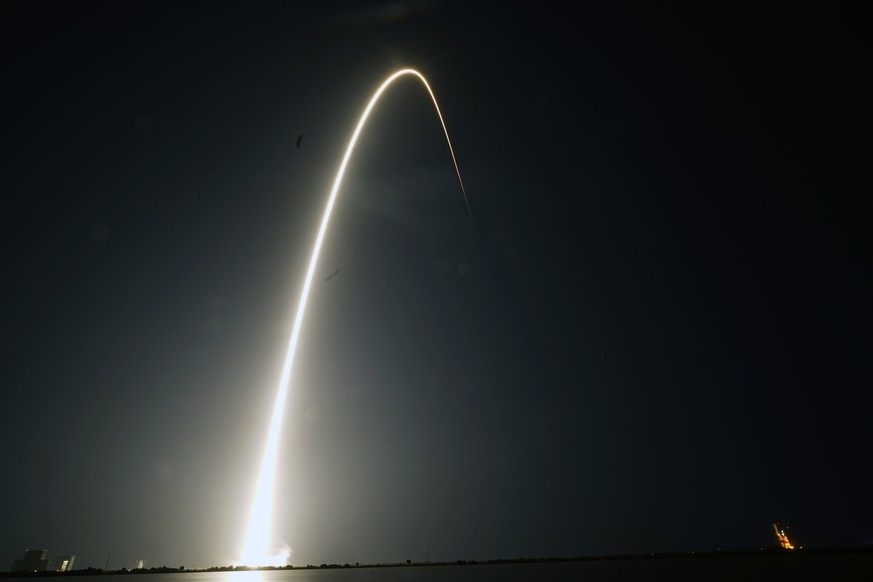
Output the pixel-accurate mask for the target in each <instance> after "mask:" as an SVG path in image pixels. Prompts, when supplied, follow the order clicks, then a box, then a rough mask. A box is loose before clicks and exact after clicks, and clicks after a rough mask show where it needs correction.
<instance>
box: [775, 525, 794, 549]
mask: <svg viewBox="0 0 873 582" xmlns="http://www.w3.org/2000/svg"><path fill="white" fill-rule="evenodd" d="M773 531H774V532H776V539H777V540H779V545H780V546H782V547H783V548H785V549H786V550H793V549H795V548H794V544H792V543H791V540H789V539H788V536H787V535H785V530H784V529H782V528H781V527H779V524H778V523H774V524H773Z"/></svg>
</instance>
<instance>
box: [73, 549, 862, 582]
mask: <svg viewBox="0 0 873 582" xmlns="http://www.w3.org/2000/svg"><path fill="white" fill-rule="evenodd" d="M871 572H873V553H865V554H843V555H839V554H831V555H828V554H817V555H796V556H794V555H787V556H757V557H716V558H697V559H667V558H664V559H657V560H610V561H606V560H604V561H589V562H558V563H539V564H478V565H464V566H411V567H383V568H367V567H363V566H362V567H360V568H336V569H327V568H325V569H319V568H315V569H311V570H306V569H297V570H265V571H248V572H180V573H165V574H126V575H106V576H74V577H73V578H72V580H71V582H363V581H365V580H366V581H368V582H437V581H443V580H451V581H452V582H492V581H493V582H497V581H500V582H534V581H535V582H558V581H561V582H563V581H564V580H584V581H585V582H601V581H610V582H638V581H640V580H670V581H671V582H679V581H689V582H692V581H693V582H712V581H721V580H724V581H731V582H735V581H736V580H744V581H752V580H760V581H762V582H763V581H766V582H772V581H773V580H816V581H819V580H864V581H866V582H869V581H870V580H871V578H870V574H871Z"/></svg>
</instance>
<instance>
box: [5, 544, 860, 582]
mask: <svg viewBox="0 0 873 582" xmlns="http://www.w3.org/2000/svg"><path fill="white" fill-rule="evenodd" d="M853 554H854V555H857V554H866V555H869V557H870V560H869V561H866V562H865V563H864V566H865V568H867V567H869V568H873V545H871V546H860V547H822V548H799V549H796V550H785V549H783V548H781V547H779V546H773V547H769V548H762V549H758V550H750V549H742V550H712V551H704V552H662V553H649V554H609V555H602V556H574V557H542V556H541V557H529V558H522V557H519V558H496V559H488V560H455V561H434V562H430V561H425V562H414V561H412V560H406V561H404V562H391V563H367V564H362V563H358V562H356V563H354V564H349V563H344V564H339V563H331V564H328V563H324V564H320V565H318V566H316V565H313V564H307V565H306V566H294V565H288V566H261V567H252V566H213V567H210V568H199V569H187V568H185V567H184V566H179V567H170V566H159V567H153V568H141V569H127V568H121V569H119V570H103V569H102V568H84V569H80V570H70V571H67V572H54V571H44V572H0V578H52V577H67V576H72V577H75V576H99V575H103V574H107V575H119V574H121V575H131V576H137V575H142V574H168V573H173V574H179V573H187V572H245V571H252V570H259V571H269V570H312V569H336V568H370V569H372V568H400V567H410V568H414V567H421V566H428V567H432V566H447V567H449V566H475V565H488V564H490V565H494V564H539V563H559V562H603V561H621V560H626V561H630V560H677V559H689V560H690V559H693V560H700V559H707V558H737V557H746V558H748V557H757V558H769V557H773V558H780V557H782V558H791V557H794V556H812V555H818V556H834V557H837V556H840V555H853ZM868 571H869V572H873V569H871V570H868Z"/></svg>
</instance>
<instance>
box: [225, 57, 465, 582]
mask: <svg viewBox="0 0 873 582" xmlns="http://www.w3.org/2000/svg"><path fill="white" fill-rule="evenodd" d="M405 75H413V76H415V77H417V78H418V79H419V80H420V81H421V82H422V84H423V85H424V87H425V88H426V89H427V92H428V94H429V95H430V98H431V100H432V101H433V106H434V109H435V110H436V113H437V117H439V120H440V125H441V126H442V128H443V133H444V134H445V137H446V143H447V144H448V146H449V153H450V154H451V156H452V163H453V164H454V166H455V173H456V174H457V176H458V183H459V184H460V186H461V192H462V194H463V195H464V202H465V203H466V205H467V212H468V213H469V214H470V220H471V221H472V220H473V213H472V211H471V210H470V202H469V199H468V198H467V192H466V190H465V189H464V182H463V180H462V179H461V172H460V170H459V169H458V161H457V159H456V158H455V150H454V148H453V147H452V141H451V139H449V131H448V129H447V128H446V123H445V121H444V120H443V114H442V112H441V111H440V107H439V105H438V104H437V100H436V96H435V95H434V93H433V90H432V89H431V88H430V85H429V84H428V82H427V80H426V79H425V78H424V76H423V75H422V74H421V73H419V72H418V71H416V70H415V69H401V70H399V71H397V72H395V73H393V74H392V75H391V76H389V77H388V78H387V79H386V80H385V81H384V82H383V83H382V85H380V86H379V88H378V89H377V90H376V92H375V93H374V94H373V97H372V98H370V102H369V103H368V104H367V107H366V109H364V113H363V114H362V115H361V118H360V120H359V121H358V125H357V127H355V131H354V133H353V134H352V138H351V139H350V140H349V145H348V147H346V152H345V155H344V156H343V160H342V163H341V164H340V166H339V170H338V171H337V174H336V179H335V180H334V183H333V188H332V189H331V191H330V197H329V198H328V200H327V205H326V206H325V209H324V214H323V215H322V218H321V225H320V226H319V228H318V236H316V238H315V246H314V247H313V249H312V255H311V257H310V259H309V267H308V269H307V271H306V279H305V280H304V283H303V290H302V291H301V293H300V300H299V302H298V304H297V313H296V315H295V316H294V324H293V327H292V329H291V341H290V343H289V345H288V352H287V354H286V356H285V364H284V366H283V367H282V376H281V379H280V380H279V392H278V395H277V396H276V403H275V406H274V408H273V415H272V417H271V420H270V432H269V436H268V438H267V446H266V448H265V449H264V456H263V460H262V461H261V470H260V472H259V474H258V482H257V486H256V489H255V498H254V500H253V502H252V509H251V513H250V517H249V522H248V527H247V529H246V541H245V546H244V548H243V553H242V560H241V561H240V562H239V563H240V564H246V565H249V566H279V565H284V561H285V559H286V558H287V553H286V554H279V555H271V554H270V548H269V537H270V531H271V525H272V520H271V514H272V505H273V484H274V481H275V475H276V461H277V458H278V451H279V434H280V433H281V428H282V417H283V414H284V411H285V402H286V400H287V397H288V387H289V384H290V379H291V367H292V364H293V362H294V355H295V352H296V351H297V343H298V340H299V339H300V328H301V326H302V324H303V314H304V312H305V311H306V304H307V302H308V300H309V290H310V287H311V286H312V280H313V278H314V276H315V268H316V266H317V264H318V256H319V254H320V252H321V246H322V243H323V242H324V235H325V233H326V232H327V225H328V223H329V222H330V215H331V213H332V212H333V207H334V203H335V202H336V198H337V194H338V193H339V189H340V185H341V184H342V181H343V175H344V174H345V171H346V166H347V165H348V163H349V160H350V159H351V156H352V151H353V150H354V148H355V144H356V143H357V141H358V137H359V136H360V135H361V131H362V130H363V129H364V124H365V123H366V122H367V118H368V117H369V116H370V112H371V111H372V110H373V107H375V105H376V103H377V102H378V101H379V98H380V97H381V96H382V93H384V92H385V90H386V89H387V88H388V87H389V86H390V85H391V84H392V83H393V82H394V81H395V80H396V79H398V78H399V77H402V76H405ZM474 226H475V223H474ZM280 562H281V563H280Z"/></svg>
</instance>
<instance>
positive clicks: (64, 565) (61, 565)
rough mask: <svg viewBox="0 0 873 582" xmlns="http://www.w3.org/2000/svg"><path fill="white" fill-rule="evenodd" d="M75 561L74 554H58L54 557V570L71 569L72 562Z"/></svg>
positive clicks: (66, 570)
mask: <svg viewBox="0 0 873 582" xmlns="http://www.w3.org/2000/svg"><path fill="white" fill-rule="evenodd" d="M75 561H76V556H70V555H67V556H58V557H57V558H55V568H54V569H55V572H69V571H70V570H72V569H73V562H75Z"/></svg>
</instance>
